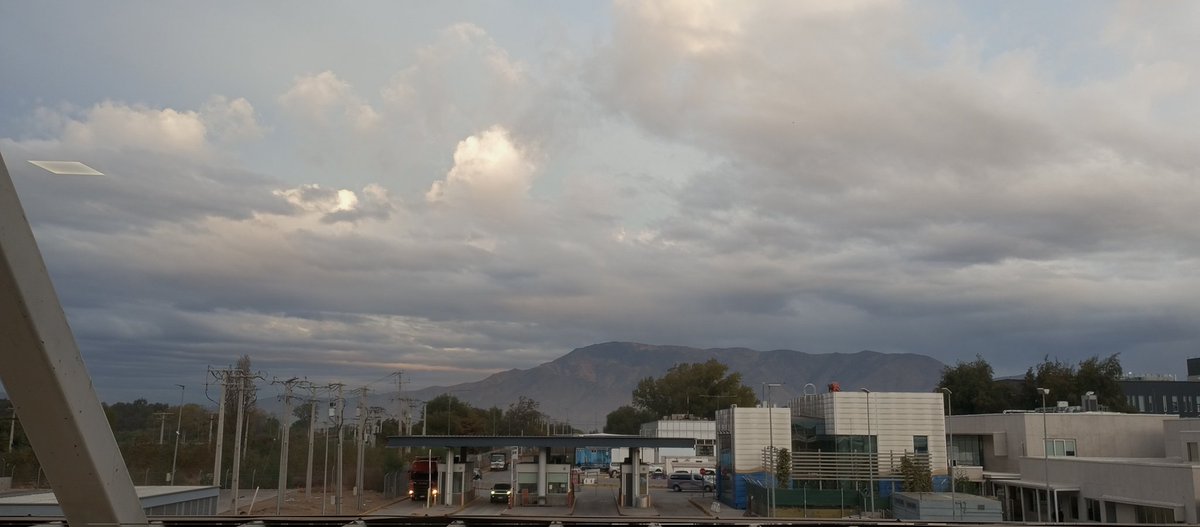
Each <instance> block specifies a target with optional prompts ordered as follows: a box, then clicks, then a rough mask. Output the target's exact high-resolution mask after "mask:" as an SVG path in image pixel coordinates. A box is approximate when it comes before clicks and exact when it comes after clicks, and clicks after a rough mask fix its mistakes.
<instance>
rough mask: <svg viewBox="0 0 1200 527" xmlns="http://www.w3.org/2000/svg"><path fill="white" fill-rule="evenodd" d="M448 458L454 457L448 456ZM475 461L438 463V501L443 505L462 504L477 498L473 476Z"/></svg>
mask: <svg viewBox="0 0 1200 527" xmlns="http://www.w3.org/2000/svg"><path fill="white" fill-rule="evenodd" d="M446 459H454V458H453V457H452V456H447V458H446ZM475 466H476V464H475V462H473V461H467V462H455V463H449V462H446V463H438V494H439V499H438V501H440V502H442V504H443V505H456V506H462V505H464V504H466V503H468V502H470V501H471V500H473V499H475V485H474V481H472V479H471V476H472V475H473V474H474V473H475Z"/></svg>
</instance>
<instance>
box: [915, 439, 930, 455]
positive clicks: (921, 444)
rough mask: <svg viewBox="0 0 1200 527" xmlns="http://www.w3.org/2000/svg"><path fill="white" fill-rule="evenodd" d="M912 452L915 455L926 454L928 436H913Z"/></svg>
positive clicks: (927, 451)
mask: <svg viewBox="0 0 1200 527" xmlns="http://www.w3.org/2000/svg"><path fill="white" fill-rule="evenodd" d="M913 452H915V453H917V454H928V453H929V436H913Z"/></svg>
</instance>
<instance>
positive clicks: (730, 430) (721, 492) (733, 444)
mask: <svg viewBox="0 0 1200 527" xmlns="http://www.w3.org/2000/svg"><path fill="white" fill-rule="evenodd" d="M716 439H717V440H716V454H717V466H716V470H717V494H718V496H719V499H720V500H721V501H724V502H725V503H728V504H731V505H733V506H735V507H737V508H739V509H744V508H746V483H747V482H746V478H756V479H758V480H760V481H761V480H763V479H764V478H765V477H766V475H767V473H768V472H770V469H769V466H768V464H766V463H764V461H766V456H765V455H764V454H765V453H766V452H768V451H769V447H771V446H774V447H775V448H776V449H783V448H788V447H789V446H790V444H791V440H792V432H791V412H790V411H789V410H788V409H787V408H783V407H780V408H770V409H767V408H738V407H736V406H734V407H730V408H727V409H724V410H717V419H716Z"/></svg>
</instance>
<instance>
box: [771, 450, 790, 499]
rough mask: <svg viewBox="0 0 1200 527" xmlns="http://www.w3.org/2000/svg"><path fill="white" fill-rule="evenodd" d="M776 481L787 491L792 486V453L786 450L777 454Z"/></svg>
mask: <svg viewBox="0 0 1200 527" xmlns="http://www.w3.org/2000/svg"><path fill="white" fill-rule="evenodd" d="M775 481H777V482H779V483H778V485H779V486H780V487H783V488H785V489H786V488H790V487H791V486H792V453H791V452H790V451H788V449H786V448H781V449H779V450H778V451H777V453H776V454H775Z"/></svg>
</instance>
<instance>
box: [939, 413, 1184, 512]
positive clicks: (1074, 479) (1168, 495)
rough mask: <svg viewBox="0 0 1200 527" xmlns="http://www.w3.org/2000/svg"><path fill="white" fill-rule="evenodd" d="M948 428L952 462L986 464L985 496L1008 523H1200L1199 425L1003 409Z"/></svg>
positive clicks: (953, 421)
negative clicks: (995, 503) (999, 506)
mask: <svg viewBox="0 0 1200 527" xmlns="http://www.w3.org/2000/svg"><path fill="white" fill-rule="evenodd" d="M948 424H949V426H948V428H949V429H950V430H949V431H950V432H951V433H952V434H953V436H954V446H955V449H954V450H955V459H956V460H957V461H958V462H959V465H960V466H963V465H966V464H968V463H972V464H978V465H980V466H982V471H979V474H980V476H981V477H980V479H982V481H983V482H984V483H985V487H984V488H985V491H986V492H988V493H991V494H994V495H995V496H997V497H998V498H1000V499H1001V501H1002V503H1003V505H1004V512H1005V518H1006V519H1008V520H1014V521H1054V520H1057V521H1064V522H1087V521H1091V522H1109V523H1111V522H1119V523H1173V522H1187V523H1196V522H1197V519H1198V518H1197V510H1196V509H1197V502H1198V501H1200V492H1198V490H1200V489H1198V487H1200V448H1198V447H1197V445H1200V420H1197V419H1182V420H1181V419H1179V418H1178V417H1176V416H1170V415H1144V414H1117V413H1107V412H1090V413H1048V414H1040V413H1009V414H987V415H964V416H954V417H953V418H950V419H949V420H948ZM1043 438H1045V442H1043ZM1047 445H1048V448H1047ZM964 472H968V471H966V470H964Z"/></svg>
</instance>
